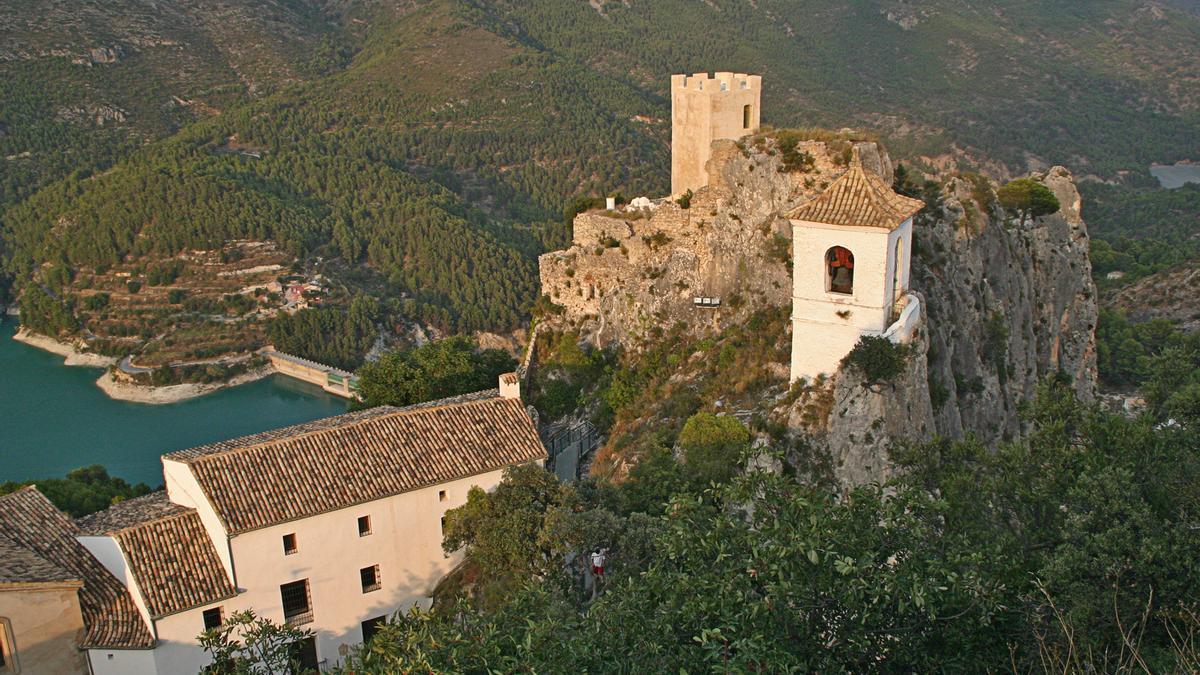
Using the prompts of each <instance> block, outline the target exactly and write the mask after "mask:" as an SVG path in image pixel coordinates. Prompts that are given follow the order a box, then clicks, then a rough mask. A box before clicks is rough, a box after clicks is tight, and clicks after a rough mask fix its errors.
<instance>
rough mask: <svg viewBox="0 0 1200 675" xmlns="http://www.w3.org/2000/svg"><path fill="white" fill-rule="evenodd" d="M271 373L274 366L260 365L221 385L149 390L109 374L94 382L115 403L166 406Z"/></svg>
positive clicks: (176, 385) (209, 384)
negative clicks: (124, 402) (116, 401)
mask: <svg viewBox="0 0 1200 675" xmlns="http://www.w3.org/2000/svg"><path fill="white" fill-rule="evenodd" d="M274 373H275V367H274V366H270V365H267V366H263V367H262V368H257V369H255V370H251V371H249V372H245V373H242V374H241V375H235V376H234V377H231V378H229V379H228V380H225V381H224V382H209V383H205V384H200V383H187V384H171V385H167V386H165V387H151V386H148V385H144V384H134V383H132V382H125V381H121V380H118V379H117V378H116V376H114V374H113V373H112V372H111V371H109V372H106V373H104V374H103V375H101V376H100V379H98V380H96V386H97V387H100V390H101V391H103V392H104V393H105V395H107V396H108V397H109V398H111V399H115V400H118V401H128V402H130V403H148V404H151V405H162V404H167V403H178V402H179V401H186V400H188V399H191V398H197V397H199V396H204V395H205V394H211V393H213V392H214V391H220V390H221V389H227V388H229V387H236V386H238V385H239V384H246V383H247V382H254V381H255V380H261V379H263V378H264V377H268V376H270V375H273V374H274Z"/></svg>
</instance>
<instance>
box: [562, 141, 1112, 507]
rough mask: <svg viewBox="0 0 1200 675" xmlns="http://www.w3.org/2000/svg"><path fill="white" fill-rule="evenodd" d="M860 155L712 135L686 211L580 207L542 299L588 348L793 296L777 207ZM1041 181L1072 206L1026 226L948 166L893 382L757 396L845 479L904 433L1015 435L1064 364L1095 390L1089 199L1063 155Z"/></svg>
mask: <svg viewBox="0 0 1200 675" xmlns="http://www.w3.org/2000/svg"><path fill="white" fill-rule="evenodd" d="M856 146H857V148H858V151H859V154H860V156H861V157H862V160H863V164H864V167H865V168H867V169H868V170H872V171H876V172H877V173H879V174H880V175H881V176H883V177H884V178H885V179H886V180H888V181H889V182H890V181H891V179H892V173H893V167H892V164H891V161H890V159H889V158H888V156H887V154H886V153H885V152H883V151H882V150H881V149H880V148H879V147H878V146H876V145H875V144H873V143H858V144H856ZM849 149H850V148H849V146H848V145H846V144H839V143H836V142H831V143H824V142H815V141H808V142H802V143H800V144H799V145H798V146H797V151H799V152H807V153H809V154H810V155H811V156H812V162H811V166H809V167H808V168H807V170H801V171H786V170H784V164H783V159H782V156H781V155H782V153H781V152H779V149H778V147H777V145H775V142H774V140H772V139H771V138H766V139H764V138H763V137H762V136H756V137H753V138H748V139H743V140H742V141H740V142H738V143H733V142H722V143H717V144H714V148H713V156H712V159H711V160H710V162H709V165H708V171H709V175H710V184H709V186H708V187H706V188H704V189H701V190H700V191H699V192H698V193H697V194H695V195H694V196H693V198H692V200H691V203H690V205H689V208H682V207H681V206H680V205H679V204H676V203H674V202H659V203H658V204H657V205H656V208H654V209H652V210H650V209H647V210H641V211H636V210H630V209H625V210H621V211H614V212H593V213H586V214H581V215H580V216H578V217H577V218H576V221H575V233H574V244H573V245H572V246H571V248H569V249H567V250H565V251H557V252H553V253H548V254H546V255H544V256H542V258H541V261H540V262H541V280H542V290H543V293H545V294H547V295H548V296H549V298H550V300H551V301H553V302H554V303H555V304H557V305H558V306H559V307H560V308H561V309H560V314H559V315H558V316H557V317H555V318H554V319H553V321H554V322H556V323H558V324H559V325H560V326H561V327H563V328H573V329H576V330H578V331H579V333H580V335H581V336H582V337H583V338H584V339H586V340H588V341H591V342H592V343H593V344H596V345H600V346H606V345H613V344H619V345H621V346H622V347H624V348H626V349H633V350H636V349H638V348H639V347H640V346H641V345H643V344H645V343H646V341H648V340H653V339H654V338H655V337H656V336H657V335H658V334H660V331H665V330H666V329H668V328H670V327H673V326H676V325H677V324H681V323H682V324H683V325H685V326H686V327H687V328H688V330H689V331H691V332H692V333H693V334H702V333H705V332H707V331H716V330H720V329H721V328H722V327H725V326H728V325H731V323H732V322H738V321H741V320H744V319H745V318H746V317H747V316H748V315H749V314H750V313H752V312H753V311H755V310H756V309H758V308H760V307H763V306H766V305H776V306H784V307H788V306H790V302H791V270H790V258H789V255H790V245H789V244H790V237H791V232H790V225H789V223H788V221H787V220H786V219H785V218H784V217H783V215H782V214H784V213H787V212H788V211H789V210H791V209H792V208H795V207H796V206H797V205H798V204H800V203H803V202H804V201H806V200H807V199H811V198H812V197H813V196H814V195H815V194H818V193H819V192H820V191H821V190H822V189H824V187H826V186H827V185H828V184H829V183H830V182H832V180H833V179H835V178H836V177H837V176H838V175H840V173H841V172H842V171H844V170H845V169H844V162H845V157H846V156H848V154H849V152H848V151H849ZM1033 177H1034V178H1035V179H1036V180H1039V181H1041V182H1042V183H1043V184H1045V185H1046V186H1047V187H1049V188H1050V189H1051V190H1052V191H1053V192H1054V193H1055V195H1056V196H1057V197H1058V199H1059V202H1060V203H1061V205H1062V208H1061V210H1060V211H1059V212H1058V213H1056V214H1054V215H1051V216H1047V217H1043V218H1039V219H1037V220H1035V221H1034V222H1032V223H1019V222H1016V221H1015V220H1013V219H1009V218H1006V217H1005V214H1004V213H1003V211H1002V209H1001V208H1000V207H999V205H998V204H997V203H996V199H995V186H994V185H993V184H991V183H990V182H989V181H987V180H986V179H983V178H982V177H978V176H947V177H940V178H941V180H940V182H941V184H942V198H941V202H940V204H938V205H936V206H931V207H930V208H928V209H927V210H928V212H927V213H923V214H921V215H919V216H918V219H917V222H916V223H915V226H914V242H913V249H914V257H913V262H912V281H911V283H910V289H911V290H912V292H914V293H916V294H917V295H919V296H920V298H921V304H922V306H923V308H924V312H923V316H922V319H921V324H920V325H919V326H918V327H917V330H916V334H915V337H914V339H913V340H912V342H911V344H910V346H909V350H910V353H909V358H908V361H907V365H906V369H905V371H904V372H903V373H902V374H901V375H900V376H899V377H897V378H895V379H894V380H892V381H890V382H886V383H867V382H864V381H863V378H862V376H861V374H859V373H857V372H855V371H853V370H847V369H842V370H841V371H839V372H838V373H836V374H835V375H833V376H832V377H831V378H830V379H829V380H828V381H825V382H822V383H820V384H819V385H814V386H815V387H817V388H822V387H823V388H824V389H823V390H822V391H820V392H818V393H817V394H814V396H818V397H821V404H820V405H815V406H814V405H813V397H812V396H807V395H806V396H801V397H800V399H798V400H797V399H796V398H795V396H794V392H793V396H792V397H785V395H784V394H783V392H784V391H786V387H784V386H782V385H780V386H776V387H774V388H773V389H772V390H771V391H769V392H764V394H763V395H764V396H773V397H778V398H779V404H778V405H779V406H780V407H779V408H777V409H776V410H777V413H778V417H779V418H780V419H782V420H784V421H785V422H786V424H787V425H788V426H789V428H791V429H792V432H793V433H794V434H796V435H797V436H805V437H807V438H808V440H809V441H810V443H811V444H813V445H816V446H820V447H822V448H824V450H826V451H827V452H828V453H829V455H830V459H831V460H832V466H833V473H834V477H835V478H836V479H837V480H838V482H839V483H841V484H843V485H849V484H854V483H862V482H869V481H878V480H884V479H886V478H887V477H888V476H890V475H891V473H892V472H893V470H894V469H893V467H892V465H891V464H890V462H889V459H888V450H889V448H890V447H892V446H893V444H895V443H897V442H903V441H919V440H925V439H929V438H932V437H934V436H946V437H952V438H958V437H962V436H964V435H966V434H968V433H970V434H974V435H975V436H976V437H978V438H980V439H981V440H983V441H984V442H985V443H996V442H1002V441H1004V440H1006V439H1012V438H1017V437H1019V436H1020V435H1021V434H1022V431H1023V425H1022V420H1021V416H1020V414H1019V407H1020V404H1021V403H1022V402H1023V401H1026V400H1028V399H1030V398H1031V397H1032V395H1033V394H1034V391H1035V388H1036V386H1037V384H1038V382H1039V381H1040V380H1041V379H1042V378H1044V377H1045V376H1047V375H1048V374H1051V373H1055V372H1058V371H1061V372H1063V373H1065V374H1066V375H1067V376H1068V377H1069V378H1070V379H1071V381H1072V382H1073V386H1074V388H1075V390H1076V392H1077V394H1078V395H1079V396H1080V397H1081V398H1082V399H1084V400H1090V399H1092V398H1093V396H1094V395H1095V387H1096V384H1095V383H1096V353H1095V337H1094V331H1095V327H1096V319H1097V304H1096V289H1095V286H1094V284H1093V282H1092V280H1091V263H1090V261H1089V259H1088V234H1087V227H1086V225H1085V224H1084V222H1083V220H1082V218H1081V217H1080V198H1079V193H1078V191H1077V190H1076V188H1075V184H1074V181H1073V179H1072V176H1071V174H1070V172H1068V171H1067V170H1066V169H1064V168H1062V167H1054V168H1051V169H1049V170H1048V171H1046V172H1043V173H1039V174H1035V175H1034V176H1033ZM696 298H701V299H704V298H709V299H713V298H715V299H717V300H719V301H720V302H719V305H718V306H713V305H711V304H702V305H697V304H696ZM793 339H803V336H800V337H799V338H795V337H794V338H793ZM788 406H791V407H790V408H789V407H788ZM816 409H819V410H821V411H822V412H823V414H824V418H823V419H813V414H812V411H813V410H816Z"/></svg>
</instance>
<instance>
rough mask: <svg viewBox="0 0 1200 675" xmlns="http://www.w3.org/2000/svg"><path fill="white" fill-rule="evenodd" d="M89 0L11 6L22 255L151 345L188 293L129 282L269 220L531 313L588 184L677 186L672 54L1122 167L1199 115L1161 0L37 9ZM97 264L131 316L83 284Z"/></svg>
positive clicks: (0, 215)
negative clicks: (575, 201) (67, 14)
mask: <svg viewBox="0 0 1200 675" xmlns="http://www.w3.org/2000/svg"><path fill="white" fill-rule="evenodd" d="M68 7H69V6H68V5H66V4H62V3H54V2H41V3H31V2H28V1H25V2H22V3H18V4H15V5H10V6H6V8H5V9H4V10H0V27H2V31H0V40H2V41H0V45H3V59H6V60H3V61H0V82H2V83H3V84H4V85H5V86H4V87H3V89H4V92H5V93H4V94H0V96H4V97H5V98H4V99H3V103H4V106H3V107H2V108H0V109H2V110H3V111H4V112H3V113H0V115H3V117H2V118H0V145H2V148H3V152H4V153H5V157H7V158H8V159H6V160H5V161H4V165H3V166H4V169H5V171H3V172H2V175H0V182H2V183H3V197H0V209H3V210H0V230H2V231H3V234H4V242H5V247H6V249H7V252H6V254H5V258H6V263H5V269H6V271H7V272H8V274H9V275H11V277H12V278H13V279H14V280H15V282H16V285H17V290H18V292H21V291H22V290H23V289H27V288H30V287H32V286H33V285H35V284H36V285H38V286H40V287H41V288H42V291H43V292H42V293H40V294H38V302H37V303H35V304H36V307H37V311H38V312H39V313H41V314H43V315H44V316H43V318H45V319H46V321H45V322H43V325H47V326H57V327H58V328H60V329H62V330H64V331H66V332H72V331H81V332H82V333H83V334H85V335H86V334H87V333H88V331H92V332H95V333H96V334H97V335H99V336H100V337H114V338H115V337H120V338H121V339H122V340H123V342H122V343H121V344H122V345H124V346H123V347H121V348H122V349H134V350H138V349H143V348H145V344H144V343H141V342H138V340H135V339H133V338H132V337H130V334H131V333H132V334H144V335H149V336H156V335H159V334H160V333H161V330H160V329H161V325H160V324H162V323H164V322H166V323H169V321H168V319H169V318H170V317H171V316H172V315H177V314H178V313H179V311H180V310H179V309H178V308H172V307H171V306H169V305H165V304H163V302H161V301H160V300H157V299H156V298H158V297H159V295H161V296H162V297H163V298H166V297H169V296H170V293H169V291H170V290H171V289H170V288H168V287H156V288H161V289H162V292H161V293H158V292H157V291H156V294H155V295H152V296H151V295H144V296H142V298H141V299H140V300H139V302H136V303H134V302H132V301H130V298H128V297H127V296H128V295H134V293H127V292H126V291H128V288H129V285H128V282H129V281H133V282H136V283H138V284H141V283H143V282H145V281H149V279H148V278H147V276H146V275H147V271H148V270H152V269H155V268H156V266H160V265H161V264H162V263H163V262H164V261H167V260H168V259H171V258H175V257H178V256H181V255H183V254H184V252H185V251H186V250H188V249H205V250H209V251H211V252H214V253H213V255H217V256H218V257H228V255H232V254H233V253H232V251H233V249H237V250H241V249H240V248H239V247H244V246H245V245H248V244H245V243H243V244H237V245H236V246H234V245H233V244H231V243H230V242H231V240H254V241H260V240H271V241H273V242H276V243H277V244H278V245H279V246H280V249H281V250H282V251H283V253H284V254H286V256H288V257H289V258H290V262H289V261H288V260H285V261H283V263H288V264H284V267H288V266H291V267H293V268H294V269H295V270H296V272H297V273H303V274H309V275H311V274H312V273H315V272H318V271H319V272H323V273H324V274H326V275H328V276H330V277H331V278H333V285H334V286H335V287H337V288H340V289H341V290H340V291H338V292H337V293H335V294H334V295H335V296H337V297H333V298H331V300H332V301H333V304H340V303H342V302H343V301H344V300H346V299H348V298H349V297H351V296H353V295H354V294H355V293H358V292H367V293H369V294H371V295H373V296H376V297H379V298H382V299H384V300H385V301H386V302H385V305H386V307H385V309H386V310H387V311H386V315H387V317H388V319H389V320H391V319H396V320H400V319H409V320H416V321H419V322H422V323H425V324H428V325H433V326H435V327H438V328H442V329H447V330H455V331H468V330H484V329H486V330H507V329H510V328H513V327H515V326H517V325H518V324H519V323H520V322H521V321H522V320H523V318H524V317H526V316H527V310H528V307H529V306H530V304H531V303H532V302H533V300H534V298H535V297H536V283H535V281H534V267H533V259H534V257H535V256H536V254H538V253H539V252H541V251H543V250H546V249H549V248H554V247H557V246H559V245H561V244H562V243H564V242H565V241H566V226H565V225H564V223H563V222H562V220H561V216H560V214H561V213H562V205H563V204H564V203H565V202H567V200H568V199H569V198H570V197H571V196H573V195H577V194H592V195H595V194H600V193H610V194H611V193H613V192H623V193H624V194H626V195H627V196H635V195H640V194H650V195H653V194H660V193H662V192H664V191H665V190H666V185H667V161H666V160H667V152H668V147H669V146H668V136H669V129H668V124H667V119H668V115H669V112H668V111H669V100H668V98H667V96H666V94H667V91H666V83H667V75H668V74H670V73H672V72H680V71H697V70H703V69H706V68H707V69H716V68H721V69H740V70H748V71H753V72H762V73H763V74H764V75H765V77H766V83H767V86H766V87H765V101H764V107H765V119H766V120H767V121H768V122H771V123H773V124H776V125H779V126H783V125H812V124H824V125H827V126H831V127H841V126H845V125H848V124H853V125H857V126H860V127H864V128H866V129H868V130H873V131H876V132H880V133H882V134H883V135H885V136H887V137H888V139H889V141H888V143H889V147H891V148H892V150H893V152H894V153H895V154H896V155H897V156H899V157H901V158H906V159H909V160H912V159H918V160H919V159H920V156H922V155H923V156H925V158H926V160H928V163H930V164H935V165H939V166H941V167H942V168H946V165H947V164H949V163H954V162H957V163H958V164H959V165H960V166H964V167H965V166H971V165H982V166H984V167H986V168H988V169H989V170H990V171H992V172H993V173H997V174H1005V173H1008V172H1019V171H1024V170H1025V169H1026V168H1028V167H1029V166H1040V165H1043V164H1045V163H1050V162H1053V163H1063V164H1066V165H1068V166H1071V167H1072V168H1073V169H1074V170H1075V171H1076V172H1077V174H1079V175H1090V174H1094V175H1099V176H1105V177H1109V178H1112V177H1116V176H1119V175H1120V172H1125V171H1135V172H1138V171H1142V170H1143V169H1142V168H1143V167H1144V165H1145V164H1147V163H1148V162H1149V161H1151V160H1157V161H1170V160H1173V159H1177V158H1181V157H1182V154H1181V153H1186V152H1187V151H1188V149H1189V148H1190V147H1191V146H1190V145H1189V142H1190V140H1191V139H1194V138H1195V137H1196V136H1197V134H1198V133H1200V123H1198V122H1197V119H1198V118H1197V112H1196V111H1197V94H1196V87H1195V86H1194V85H1195V82H1196V79H1197V72H1198V70H1200V68H1198V67H1197V65H1196V64H1197V63H1200V58H1197V56H1198V55H1197V54H1196V50H1197V47H1196V45H1197V44H1200V40H1198V39H1197V38H1198V37H1200V19H1198V18H1197V17H1195V16H1193V15H1191V14H1188V13H1186V12H1182V11H1180V10H1178V9H1173V8H1171V7H1169V6H1162V5H1159V4H1156V3H1152V2H1142V1H1139V0H1104V1H1101V2H1095V3H1087V4H1086V5H1084V6H1080V5H1078V4H1077V3H1051V4H1047V5H1042V6H1039V7H1037V8H1031V7H1028V6H1027V5H1026V4H1024V3H1018V2H1015V1H1001V2H993V3H988V4H987V5H983V4H980V3H963V2H950V1H949V0H932V1H930V2H926V3H921V4H920V5H915V4H912V3H905V2H892V1H886V0H875V1H872V2H866V3H837V4H828V3H821V2H815V1H812V0H759V2H755V3H746V2H742V1H740V0H737V1H734V0H710V1H709V2H705V3H694V2H685V1H684V0H655V1H654V2H648V1H644V0H630V1H629V2H622V3H616V2H601V1H600V0H593V2H583V1H582V0H578V1H576V0H573V1H572V2H561V1H554V2H551V1H550V0H530V1H528V2H521V3H516V2H509V1H507V0H500V1H497V2H482V1H479V0H427V1H420V2H406V3H400V4H394V3H377V2H372V1H369V0H353V1H349V2H341V3H330V4H328V5H318V4H316V3H307V2H303V1H301V0H297V1H295V2H279V3H275V4H268V5H266V6H263V7H260V6H259V5H257V4H256V5H253V6H252V5H250V4H242V3H241V2H240V1H231V2H226V3H220V4H218V3H215V2H210V1H208V0H205V1H202V2H196V3H189V4H180V5H171V6H169V7H166V8H162V11H161V12H158V11H155V8H157V7H158V5H150V4H145V3H141V2H138V1H137V0H121V2H119V3H106V4H104V5H96V6H90V5H89V6H87V8H85V9H83V10H80V13H79V14H78V16H75V17H72V18H71V22H67V23H63V24H61V27H60V25H59V24H58V23H55V21H52V20H49V19H47V20H45V21H40V20H38V19H34V18H30V17H37V16H40V14H39V12H49V14H48V16H60V15H62V14H63V12H64V11H65V10H66V8H68ZM72 22H73V23H72ZM93 50H96V51H95V52H94V53H93ZM113 59H115V62H111V61H113ZM74 61H80V63H79V64H76V63H74ZM89 64H90V65H89ZM63 111H66V112H65V113H64V112H63ZM217 112H219V113H220V114H214V113H217ZM177 129H178V131H176V130H177ZM154 139H163V140H160V141H157V142H153V143H150V144H149V145H147V141H153V140H154ZM5 203H7V204H8V206H7V208H5ZM226 249H229V250H226ZM255 250H257V249H255ZM272 255H273V256H274V255H275V254H274V253H273V254H272ZM271 262H272V264H277V263H275V258H274V257H272V258H271ZM279 264H282V263H279ZM116 275H123V276H119V277H118V276H116ZM159 277H161V275H159ZM211 286H212V288H213V289H216V288H218V287H220V288H221V289H222V290H221V291H220V293H219V294H216V295H212V297H210V298H208V300H211V302H207V303H200V304H204V305H205V306H209V305H212V304H213V303H216V304H222V306H225V307H227V308H228V309H229V311H230V312H234V314H236V317H234V318H235V319H236V321H234V322H233V323H231V317H230V316H216V315H215V314H205V313H203V312H202V313H200V315H198V316H197V317H193V318H195V319H196V320H198V321H201V322H210V321H216V322H219V323H220V324H221V326H222V327H226V326H229V325H240V324H242V323H254V322H258V321H261V320H262V318H263V317H262V316H259V315H258V314H255V313H254V312H249V311H247V312H245V313H238V312H236V311H235V310H237V309H238V308H242V309H245V307H246V304H245V303H244V302H240V301H239V302H233V303H231V302H230V301H229V300H228V299H227V298H225V295H228V289H227V288H225V286H226V285H225V284H213V285H211ZM247 288H249V287H247ZM234 290H236V289H234ZM97 292H102V293H108V294H109V295H108V296H107V297H109V298H110V299H112V301H113V304H112V305H111V306H106V307H105V308H104V309H103V311H102V312H100V314H105V313H107V314H108V318H107V319H103V320H104V321H108V322H109V323H112V322H115V323H117V324H119V325H120V329H119V331H120V333H121V334H120V335H119V336H106V335H104V334H103V332H102V331H97V330H94V327H93V326H92V319H93V318H94V317H93V314H94V313H95V312H89V311H88V310H86V309H84V308H82V305H83V304H84V302H85V300H86V296H89V295H94V294H95V293H97ZM212 293H217V291H216V290H213V291H212ZM47 298H49V300H47ZM127 301H130V302H127ZM87 302H90V303H91V304H92V305H97V304H98V303H101V302H102V301H100V300H95V301H87ZM197 302H198V301H197ZM146 303H148V304H149V307H144V306H143V305H144V304H146ZM193 304H196V303H193ZM196 306H199V304H196ZM31 309H32V307H31ZM151 309H152V310H153V311H154V312H157V313H158V314H160V315H162V316H161V317H160V319H159V320H156V321H155V322H148V320H146V319H144V317H142V316H141V314H140V313H143V311H144V310H146V311H148V310H151ZM256 311H257V310H256ZM173 313H174V314H173ZM205 317H209V318H205ZM223 329H224V328H223ZM201 332H203V331H201ZM257 334H258V333H257V332H255V331H253V330H249V329H247V331H246V333H245V336H244V337H246V339H245V340H236V339H234V338H233V337H230V340H232V341H233V342H234V343H239V344H242V343H245V342H246V340H249V339H251V338H250V337H248V336H251V335H257ZM134 343H136V344H134ZM131 345H132V346H131Z"/></svg>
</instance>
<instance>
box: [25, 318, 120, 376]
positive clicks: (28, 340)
mask: <svg viewBox="0 0 1200 675" xmlns="http://www.w3.org/2000/svg"><path fill="white" fill-rule="evenodd" d="M13 339H14V340H16V341H17V342H23V343H25V344H27V345H29V346H30V347H37V348H38V349H41V350H43V351H47V352H50V353H51V354H58V355H59V356H61V357H64V358H65V359H66V361H65V362H64V363H63V365H67V366H84V367H87V368H107V367H109V366H111V365H113V364H115V363H116V362H117V359H116V357H113V356H104V355H102V354H92V353H90V352H84V351H80V350H79V348H78V347H76V346H75V345H73V344H70V343H67V342H61V341H59V340H55V339H54V338H52V337H48V336H46V335H39V334H38V333H33V332H30V331H28V330H26V329H24V328H22V329H20V330H18V331H17V333H16V335H13Z"/></svg>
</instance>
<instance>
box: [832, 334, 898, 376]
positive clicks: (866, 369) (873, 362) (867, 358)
mask: <svg viewBox="0 0 1200 675" xmlns="http://www.w3.org/2000/svg"><path fill="white" fill-rule="evenodd" d="M908 351H909V350H908V347H907V346H906V345H899V344H896V343H895V342H892V341H891V340H889V339H887V338H885V337H879V336H876V335H864V336H862V337H861V338H859V340H858V344H856V345H854V349H851V350H850V353H849V354H847V355H846V356H845V358H843V359H842V368H843V369H845V368H853V369H855V370H857V371H858V372H860V373H862V375H863V377H864V378H866V381H867V383H868V384H877V383H880V382H891V381H892V380H894V379H896V377H898V376H899V375H900V373H902V372H904V363H905V362H906V361H907V360H908Z"/></svg>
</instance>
